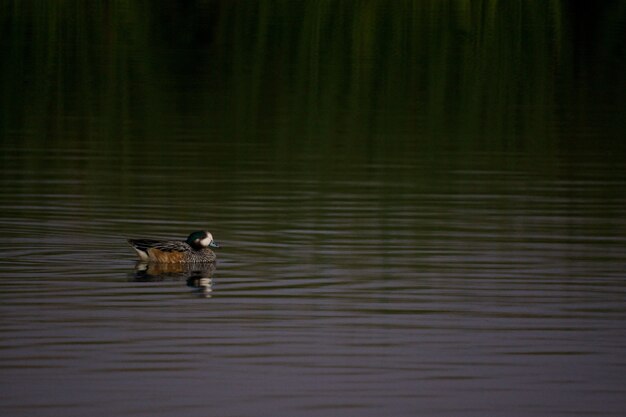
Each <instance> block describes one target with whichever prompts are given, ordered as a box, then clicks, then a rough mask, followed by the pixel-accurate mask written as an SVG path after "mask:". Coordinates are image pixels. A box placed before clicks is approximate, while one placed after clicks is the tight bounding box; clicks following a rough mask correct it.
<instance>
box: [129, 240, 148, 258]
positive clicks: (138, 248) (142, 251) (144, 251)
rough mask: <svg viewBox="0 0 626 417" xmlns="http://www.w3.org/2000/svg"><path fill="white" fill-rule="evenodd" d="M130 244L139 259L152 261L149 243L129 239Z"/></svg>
mask: <svg viewBox="0 0 626 417" xmlns="http://www.w3.org/2000/svg"><path fill="white" fill-rule="evenodd" d="M128 244H129V245H130V246H131V247H132V248H133V249H135V252H137V255H138V256H139V259H141V260H142V261H144V262H148V259H150V257H149V256H148V248H149V247H150V243H149V241H147V240H145V239H128Z"/></svg>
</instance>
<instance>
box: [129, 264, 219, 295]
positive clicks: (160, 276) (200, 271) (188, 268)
mask: <svg viewBox="0 0 626 417" xmlns="http://www.w3.org/2000/svg"><path fill="white" fill-rule="evenodd" d="M214 272H215V262H179V263H154V262H150V263H146V262H138V263H137V265H136V266H135V275H134V279H135V281H144V282H145V281H163V280H167V279H171V280H183V279H184V280H186V281H187V285H188V286H189V287H192V288H196V289H197V290H198V292H200V293H202V294H204V295H205V296H210V293H211V291H212V288H211V287H212V277H213V273H214Z"/></svg>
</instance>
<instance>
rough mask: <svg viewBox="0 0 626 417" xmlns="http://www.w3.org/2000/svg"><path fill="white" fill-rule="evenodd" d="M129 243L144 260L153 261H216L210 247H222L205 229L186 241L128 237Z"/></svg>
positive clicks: (194, 233)
mask: <svg viewBox="0 0 626 417" xmlns="http://www.w3.org/2000/svg"><path fill="white" fill-rule="evenodd" d="M128 243H130V245H131V246H132V247H133V249H135V251H136V252H137V255H139V258H140V259H141V260H142V261H144V262H151V263H152V262H156V263H187V262H194V263H199V262H215V259H216V256H215V253H213V251H212V250H211V249H209V248H210V247H211V248H219V247H220V246H219V245H218V244H217V243H216V242H215V241H214V240H213V235H211V233H209V232H205V231H199V232H193V233H192V234H190V235H189V237H188V238H187V240H185V241H182V240H167V241H164V240H154V239H128Z"/></svg>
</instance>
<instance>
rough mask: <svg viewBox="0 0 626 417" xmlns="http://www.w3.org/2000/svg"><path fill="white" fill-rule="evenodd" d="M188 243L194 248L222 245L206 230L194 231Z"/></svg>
mask: <svg viewBox="0 0 626 417" xmlns="http://www.w3.org/2000/svg"><path fill="white" fill-rule="evenodd" d="M187 244H188V245H189V246H191V247H192V248H194V249H202V248H206V247H212V248H219V247H220V245H218V244H217V242H216V241H214V240H213V235H212V234H211V233H209V232H205V231H204V230H202V231H199V232H193V233H192V234H190V235H189V237H188V238H187Z"/></svg>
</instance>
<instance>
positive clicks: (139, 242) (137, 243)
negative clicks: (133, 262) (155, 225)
mask: <svg viewBox="0 0 626 417" xmlns="http://www.w3.org/2000/svg"><path fill="white" fill-rule="evenodd" d="M128 243H130V245H131V246H132V247H133V248H135V249H136V250H139V251H142V252H147V251H148V249H150V248H154V249H158V250H160V251H161V252H189V251H190V250H191V247H190V246H189V245H188V244H187V243H185V242H182V241H176V240H171V241H163V240H154V239H128Z"/></svg>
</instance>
